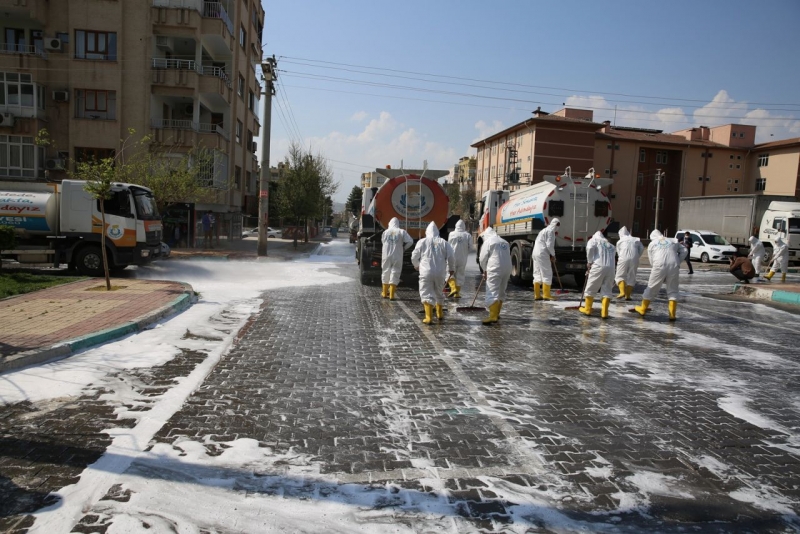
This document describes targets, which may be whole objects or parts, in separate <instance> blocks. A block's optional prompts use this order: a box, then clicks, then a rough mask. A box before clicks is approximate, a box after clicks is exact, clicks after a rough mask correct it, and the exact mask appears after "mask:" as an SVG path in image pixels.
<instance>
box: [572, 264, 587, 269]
mask: <svg viewBox="0 0 800 534" xmlns="http://www.w3.org/2000/svg"><path fill="white" fill-rule="evenodd" d="M585 268H586V265H585V264H583V263H568V264H567V269H585Z"/></svg>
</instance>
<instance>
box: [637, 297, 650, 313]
mask: <svg viewBox="0 0 800 534" xmlns="http://www.w3.org/2000/svg"><path fill="white" fill-rule="evenodd" d="M649 307H650V301H649V300H646V299H642V304H641V305H640V306H636V307H635V308H634V310H636V313H638V314H639V315H641V316H642V317H644V314H645V313H647V308H649Z"/></svg>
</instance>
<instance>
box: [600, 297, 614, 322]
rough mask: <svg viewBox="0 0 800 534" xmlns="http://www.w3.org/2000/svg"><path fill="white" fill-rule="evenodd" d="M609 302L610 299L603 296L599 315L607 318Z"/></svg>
mask: <svg viewBox="0 0 800 534" xmlns="http://www.w3.org/2000/svg"><path fill="white" fill-rule="evenodd" d="M609 304H611V299H610V298H608V297H603V307H602V308H601V309H600V317H602V318H603V319H608V305H609Z"/></svg>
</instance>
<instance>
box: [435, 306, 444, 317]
mask: <svg viewBox="0 0 800 534" xmlns="http://www.w3.org/2000/svg"><path fill="white" fill-rule="evenodd" d="M436 318H437V319H439V320H440V321H444V309H442V305H441V304H437V305H436Z"/></svg>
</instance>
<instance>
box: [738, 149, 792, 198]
mask: <svg viewBox="0 0 800 534" xmlns="http://www.w3.org/2000/svg"><path fill="white" fill-rule="evenodd" d="M747 164H748V167H747V173H748V175H749V176H752V177H753V183H754V188H755V191H756V192H763V193H764V194H765V195H794V196H795V197H796V198H798V199H800V137H794V138H791V139H783V140H781V141H772V142H769V143H762V144H760V145H755V146H754V147H753V149H752V151H750V153H749V158H748V160H747Z"/></svg>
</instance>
